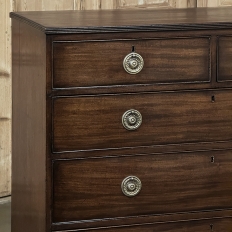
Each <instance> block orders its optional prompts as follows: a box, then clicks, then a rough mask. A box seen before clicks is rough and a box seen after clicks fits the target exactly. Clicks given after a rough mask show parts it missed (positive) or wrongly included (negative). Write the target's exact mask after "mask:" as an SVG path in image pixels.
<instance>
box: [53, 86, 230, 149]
mask: <svg viewBox="0 0 232 232" xmlns="http://www.w3.org/2000/svg"><path fill="white" fill-rule="evenodd" d="M231 98H232V91H231V90H225V91H217V90H213V91H211V90H209V91H183V92H166V93H141V94H121V95H119V94H117V95H98V96H83V97H82V96H80V97H78V96H77V97H57V98H54V99H53V105H54V108H53V152H63V151H77V150H95V149H106V148H123V147H138V146H150V145H159V144H162V145H166V144H179V143H188V142H194V143H197V142H214V141H228V140H231V139H232V101H231Z"/></svg>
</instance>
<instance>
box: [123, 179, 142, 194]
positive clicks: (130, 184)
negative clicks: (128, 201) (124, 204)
mask: <svg viewBox="0 0 232 232" xmlns="http://www.w3.org/2000/svg"><path fill="white" fill-rule="evenodd" d="M121 188H122V192H123V193H124V195H126V196H128V197H134V196H136V195H137V194H138V193H139V192H140V190H141V188H142V183H141V181H140V179H139V178H138V177H136V176H128V177H126V178H125V179H124V180H123V181H122V184H121Z"/></svg>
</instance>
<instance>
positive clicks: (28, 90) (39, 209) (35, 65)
mask: <svg viewBox="0 0 232 232" xmlns="http://www.w3.org/2000/svg"><path fill="white" fill-rule="evenodd" d="M12 44H13V84H12V85H13V90H12V92H13V114H12V116H13V120H12V128H13V131H12V135H13V137H12V225H11V227H12V230H11V231H12V232H19V231H20V232H21V231H23V232H29V231H30V232H31V231H34V232H45V231H46V215H47V213H46V65H45V62H46V40H45V35H44V34H43V33H41V32H40V31H38V30H36V29H34V28H33V27H30V26H28V25H27V24H23V23H20V22H19V21H16V20H14V19H13V41H12Z"/></svg>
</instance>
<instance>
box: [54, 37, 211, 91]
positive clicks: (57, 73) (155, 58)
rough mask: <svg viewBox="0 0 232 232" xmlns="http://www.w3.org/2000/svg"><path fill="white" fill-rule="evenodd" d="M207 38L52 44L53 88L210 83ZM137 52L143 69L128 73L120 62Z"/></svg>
mask: <svg viewBox="0 0 232 232" xmlns="http://www.w3.org/2000/svg"><path fill="white" fill-rule="evenodd" d="M209 42H210V40H209V38H207V37H206V38H172V39H162V40H160V39H146V40H138V41H137V40H129V41H127V40H122V41H105V40H103V39H102V40H100V41H92V42H91V41H86V42H82V41H75V42H74V41H73V42H71V41H70V42H53V67H54V72H53V78H54V80H53V83H54V88H67V87H83V86H105V85H128V84H151V83H174V82H209V81H210V73H209V70H210V62H209V61H210V49H209V48H210V46H209ZM132 47H134V49H135V52H137V53H139V54H140V55H141V56H142V57H143V60H144V67H143V69H142V71H141V72H140V73H138V74H135V75H132V74H128V73H127V72H126V71H125V70H124V68H123V60H124V58H125V56H126V55H128V54H129V53H131V52H132Z"/></svg>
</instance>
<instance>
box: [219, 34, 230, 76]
mask: <svg viewBox="0 0 232 232" xmlns="http://www.w3.org/2000/svg"><path fill="white" fill-rule="evenodd" d="M231 61H232V37H220V38H219V41H218V62H217V63H218V81H232V67H231Z"/></svg>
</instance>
